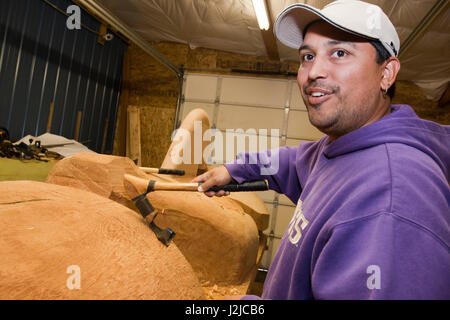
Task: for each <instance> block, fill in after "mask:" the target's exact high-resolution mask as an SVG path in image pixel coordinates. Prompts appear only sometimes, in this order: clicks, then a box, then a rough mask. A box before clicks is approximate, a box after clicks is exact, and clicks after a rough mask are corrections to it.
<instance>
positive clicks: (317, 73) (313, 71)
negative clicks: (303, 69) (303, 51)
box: [308, 56, 329, 80]
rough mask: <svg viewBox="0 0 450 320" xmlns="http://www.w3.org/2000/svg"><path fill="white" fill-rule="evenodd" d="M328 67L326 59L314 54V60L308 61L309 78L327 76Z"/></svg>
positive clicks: (314, 78)
mask: <svg viewBox="0 0 450 320" xmlns="http://www.w3.org/2000/svg"><path fill="white" fill-rule="evenodd" d="M328 71H329V70H328V67H327V63H326V61H324V60H323V59H321V58H320V57H319V56H316V57H315V59H314V61H312V62H311V63H310V67H309V69H308V78H309V80H316V79H320V78H326V77H327V76H328Z"/></svg>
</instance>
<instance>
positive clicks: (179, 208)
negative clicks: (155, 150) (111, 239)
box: [47, 153, 259, 298]
mask: <svg viewBox="0 0 450 320" xmlns="http://www.w3.org/2000/svg"><path fill="white" fill-rule="evenodd" d="M126 173H127V174H132V175H135V176H138V177H143V178H145V179H148V178H150V179H152V180H155V181H168V182H176V181H177V180H176V179H177V178H178V177H176V176H166V175H159V174H150V175H147V174H145V173H143V172H142V171H141V170H140V169H139V168H138V167H137V166H136V165H135V164H134V163H133V161H131V160H130V159H128V158H124V157H117V156H109V155H101V154H91V153H78V154H76V155H74V156H72V157H69V158H66V159H63V160H61V161H59V163H58V164H56V165H55V166H54V167H53V169H52V171H51V172H50V173H49V175H48V177H47V182H49V183H53V184H60V185H65V186H72V187H75V188H80V189H84V190H90V191H91V192H94V193H97V194H99V195H102V196H104V197H107V198H110V199H112V200H115V201H117V202H119V203H121V204H123V205H125V206H128V207H129V208H133V209H134V210H135V211H138V210H137V208H136V207H135V205H134V203H133V202H132V201H131V198H132V196H129V195H128V194H127V192H126V190H125V188H124V183H123V176H124V174H126ZM140 192H143V190H140ZM147 197H148V199H149V200H150V202H151V204H152V205H153V207H154V208H155V209H156V210H157V211H158V212H159V214H158V215H157V216H156V218H155V220H154V222H155V223H156V224H157V225H158V226H159V227H161V228H167V227H169V228H171V229H172V230H174V231H175V233H176V236H175V238H174V239H173V242H175V244H176V245H177V247H178V248H179V249H180V251H181V252H182V253H183V254H184V256H185V257H186V259H187V260H188V261H189V263H190V264H191V265H192V267H193V269H194V271H195V273H196V275H197V277H198V278H199V280H200V283H201V284H202V285H203V287H204V288H205V293H206V294H207V297H208V298H221V297H223V296H225V295H232V294H245V293H246V291H247V289H248V286H249V283H250V281H251V279H252V277H253V276H254V273H255V269H256V260H257V253H258V245H259V242H258V241H259V237H258V229H257V227H256V224H255V222H254V221H253V219H252V217H251V216H249V215H248V214H246V213H245V211H244V210H243V208H242V206H240V205H239V204H238V203H237V202H235V201H234V200H232V199H231V198H229V197H223V198H217V197H214V198H210V197H207V196H205V195H204V194H203V193H198V192H183V191H155V192H152V193H150V194H149V195H148V196H147ZM141 219H142V220H143V218H141Z"/></svg>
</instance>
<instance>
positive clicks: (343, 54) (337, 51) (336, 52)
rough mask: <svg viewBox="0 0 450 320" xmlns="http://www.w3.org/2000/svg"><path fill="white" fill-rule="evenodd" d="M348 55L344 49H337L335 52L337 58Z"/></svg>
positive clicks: (334, 55)
mask: <svg viewBox="0 0 450 320" xmlns="http://www.w3.org/2000/svg"><path fill="white" fill-rule="evenodd" d="M346 55H347V52H345V51H344V50H336V51H334V52H333V57H336V58H342V57H345V56H346Z"/></svg>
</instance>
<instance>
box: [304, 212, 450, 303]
mask: <svg viewBox="0 0 450 320" xmlns="http://www.w3.org/2000/svg"><path fill="white" fill-rule="evenodd" d="M322 243H323V244H324V245H323V248H322V249H318V248H315V252H313V261H312V262H313V263H312V267H313V270H312V290H313V295H314V298H316V299H446V300H447V299H450V290H449V289H448V284H449V283H450V269H449V266H450V253H449V247H448V244H446V243H445V242H444V241H443V240H442V239H440V238H438V237H437V236H436V235H435V234H433V233H432V232H430V231H429V230H427V229H425V228H423V227H421V226H419V225H417V224H415V223H413V222H411V221H409V220H406V219H404V218H400V217H398V216H396V215H395V214H392V213H387V212H380V213H377V214H375V215H372V216H369V217H364V218H359V219H358V220H354V221H350V222H346V223H342V224H340V225H337V226H335V227H334V228H333V229H332V231H331V234H330V235H329V238H328V239H327V240H325V239H322Z"/></svg>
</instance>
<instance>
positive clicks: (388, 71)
mask: <svg viewBox="0 0 450 320" xmlns="http://www.w3.org/2000/svg"><path fill="white" fill-rule="evenodd" d="M399 71H400V60H398V58H396V57H390V58H389V59H387V60H386V61H385V62H384V63H383V70H382V73H381V74H382V78H381V83H380V86H381V90H382V91H387V90H388V89H389V88H390V87H391V86H392V85H393V84H394V82H395V79H396V78H397V74H398V72H399Z"/></svg>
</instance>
